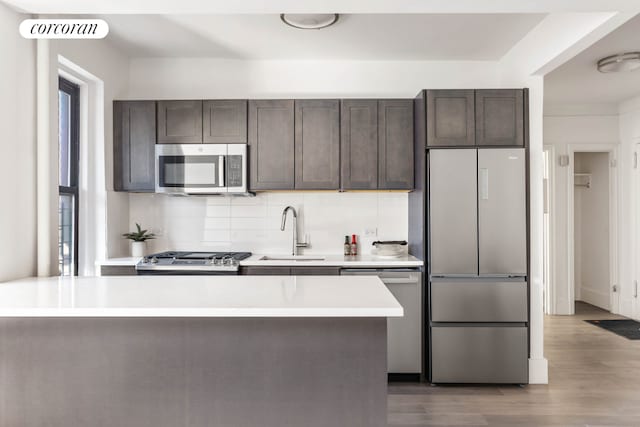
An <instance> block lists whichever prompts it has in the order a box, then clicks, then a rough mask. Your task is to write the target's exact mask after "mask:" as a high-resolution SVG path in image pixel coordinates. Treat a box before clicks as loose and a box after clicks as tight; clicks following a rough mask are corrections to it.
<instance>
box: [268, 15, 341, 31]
mask: <svg viewBox="0 0 640 427" xmlns="http://www.w3.org/2000/svg"><path fill="white" fill-rule="evenodd" d="M339 16H340V15H338V14H337V13H281V14H280V19H282V22H284V23H285V24H287V25H289V26H291V27H293V28H299V29H301V30H319V29H321V28H327V27H330V26H331V25H333V24H335V23H336V22H338V17H339Z"/></svg>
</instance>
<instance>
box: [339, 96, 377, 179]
mask: <svg viewBox="0 0 640 427" xmlns="http://www.w3.org/2000/svg"><path fill="white" fill-rule="evenodd" d="M341 117H342V120H341V123H340V132H341V136H342V137H341V146H342V147H341V158H340V162H341V166H340V177H341V181H342V182H341V187H342V188H343V189H345V190H370V189H371V190H375V189H376V188H378V101H377V100H375V99H345V100H343V101H342V108H341Z"/></svg>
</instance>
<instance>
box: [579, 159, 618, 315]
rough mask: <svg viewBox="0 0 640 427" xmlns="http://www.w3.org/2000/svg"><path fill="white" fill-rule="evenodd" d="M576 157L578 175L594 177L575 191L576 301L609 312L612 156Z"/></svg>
mask: <svg viewBox="0 0 640 427" xmlns="http://www.w3.org/2000/svg"><path fill="white" fill-rule="evenodd" d="M574 157H575V167H574V173H576V174H591V184H590V187H589V188H587V187H580V186H575V187H574V203H575V207H574V218H575V222H574V230H575V231H574V236H575V247H576V249H575V251H574V259H575V276H574V277H575V287H576V291H575V299H576V300H579V301H584V302H587V303H589V304H593V305H595V306H597V307H600V308H603V309H605V310H609V308H610V301H609V292H610V283H609V281H610V276H609V153H584V152H582V153H576V154H575V156H574ZM583 179H584V178H583Z"/></svg>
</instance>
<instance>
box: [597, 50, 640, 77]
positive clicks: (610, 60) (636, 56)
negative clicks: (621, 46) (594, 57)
mask: <svg viewBox="0 0 640 427" xmlns="http://www.w3.org/2000/svg"><path fill="white" fill-rule="evenodd" d="M638 68H640V52H625V53H619V54H617V55H611V56H607V57H606V58H602V59H601V60H599V61H598V71H600V72H601V73H619V72H623V71H634V70H637V69H638Z"/></svg>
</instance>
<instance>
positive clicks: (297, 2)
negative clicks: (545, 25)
mask: <svg viewBox="0 0 640 427" xmlns="http://www.w3.org/2000/svg"><path fill="white" fill-rule="evenodd" d="M0 2H4V3H7V4H9V5H11V6H12V7H14V8H15V9H17V10H20V11H23V12H27V13H76V14H77V13H103V14H104V13H153V14H171V13H174V14H182V13H271V14H273V13H280V12H288V13H318V12H325V13H326V12H340V13H552V12H559V13H565V12H611V11H634V10H638V0H535V1H534V0H304V1H301V0H269V1H265V0H242V1H229V0H0Z"/></svg>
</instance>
